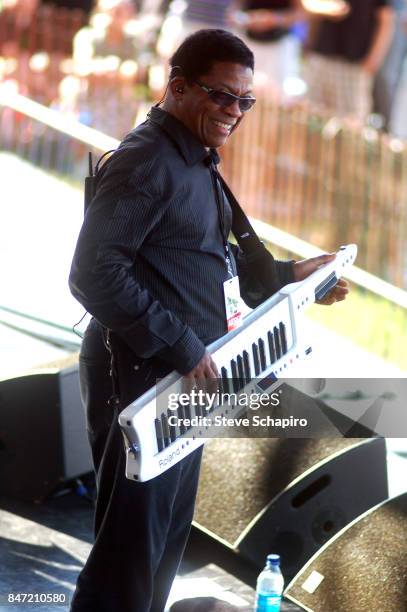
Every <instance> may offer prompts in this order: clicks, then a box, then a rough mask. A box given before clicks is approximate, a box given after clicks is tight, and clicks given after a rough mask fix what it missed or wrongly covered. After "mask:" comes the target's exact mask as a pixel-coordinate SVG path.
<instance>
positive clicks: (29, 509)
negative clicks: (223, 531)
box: [0, 440, 407, 612]
mask: <svg viewBox="0 0 407 612" xmlns="http://www.w3.org/2000/svg"><path fill="white" fill-rule="evenodd" d="M404 446H406V444H405V441H404ZM391 448H393V449H395V450H398V453H399V454H395V453H394V452H392V451H391V450H390V449H391ZM388 449H389V453H388V472H389V490H390V496H391V497H394V496H395V495H398V494H399V493H401V492H403V491H406V490H407V479H406V478H405V474H406V466H407V463H406V462H407V453H406V454H404V456H402V455H400V452H401V453H403V444H402V442H401V441H397V440H391V441H389V443H388ZM92 522H93V505H92V503H91V502H90V501H89V500H88V499H86V498H85V497H83V496H81V495H79V494H78V493H77V492H75V491H73V490H72V489H66V490H65V491H61V492H60V494H59V495H58V496H54V497H53V498H51V499H49V500H48V501H46V502H44V503H43V504H35V503H30V502H23V501H19V500H16V499H10V498H4V497H3V498H0V576H1V581H0V612H11V611H14V612H17V611H20V610H21V612H39V611H41V612H65V611H67V610H68V609H69V606H68V603H67V602H69V600H70V598H71V596H72V593H73V590H74V587H75V581H76V577H77V575H78V573H79V571H80V570H81V567H82V566H83V563H84V561H85V559H86V557H87V555H88V554H89V551H90V549H91V543H92ZM257 573H258V572H257V570H254V569H253V568H252V566H250V565H249V564H247V563H246V562H245V561H243V560H242V559H239V558H238V557H236V556H235V555H234V554H233V553H231V552H230V551H229V550H227V549H226V548H224V547H223V546H222V545H221V544H219V543H218V542H216V541H214V540H212V539H210V538H208V537H207V536H206V535H204V534H202V533H201V532H199V531H198V530H196V529H193V531H192V533H191V537H190V540H189V544H188V547H187V550H186V553H185V557H184V560H183V563H182V565H181V568H180V571H179V575H178V576H177V579H176V581H175V583H174V586H173V591H172V592H171V596H170V601H169V603H173V602H174V601H176V600H179V599H183V598H184V597H191V595H195V596H203V595H205V596H213V597H217V598H220V599H223V600H224V601H226V602H229V603H230V604H234V605H235V606H237V607H238V609H239V610H241V611H242V612H243V611H247V612H248V611H249V610H251V609H252V605H253V597H254V589H253V587H254V585H255V580H256V575H257ZM10 593H32V594H38V595H39V594H41V593H52V594H58V595H60V596H63V597H64V598H65V601H66V603H65V604H59V605H52V604H46V603H44V604H36V605H32V606H30V605H29V604H24V605H23V604H14V605H7V596H8V594H10ZM289 610H290V611H293V612H294V611H295V610H300V608H298V607H296V606H295V605H294V604H292V603H289V602H284V605H283V607H282V611H283V612H285V611H289Z"/></svg>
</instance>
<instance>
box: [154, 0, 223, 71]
mask: <svg viewBox="0 0 407 612" xmlns="http://www.w3.org/2000/svg"><path fill="white" fill-rule="evenodd" d="M232 3H233V0H186V1H184V2H179V1H177V0H174V1H173V2H171V3H170V4H169V7H168V10H167V14H166V18H165V21H164V23H163V27H162V29H161V32H160V36H159V39H158V43H157V50H158V53H159V55H160V56H161V57H162V58H163V59H167V58H169V57H170V56H171V55H172V54H173V52H174V51H175V49H176V48H177V47H178V46H179V44H180V43H181V42H182V40H184V38H186V37H187V36H189V35H190V34H193V33H194V32H196V31H197V30H203V29H207V28H220V29H228V12H229V10H230V8H231V6H232ZM229 29H230V28H229Z"/></svg>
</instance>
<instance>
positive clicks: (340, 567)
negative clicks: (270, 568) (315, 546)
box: [285, 471, 407, 612]
mask: <svg viewBox="0 0 407 612" xmlns="http://www.w3.org/2000/svg"><path fill="white" fill-rule="evenodd" d="M374 478H375V473H374V471H372V473H371V479H372V480H374ZM406 543H407V493H403V495H400V496H399V497H395V498H393V499H391V500H387V501H386V502H383V503H382V504H380V505H379V506H377V507H376V508H373V509H370V510H368V511H367V512H366V513H365V514H363V516H361V517H359V518H358V519H356V520H355V521H354V522H352V523H351V524H350V525H348V526H347V527H345V529H343V530H342V531H340V532H339V533H338V534H337V535H336V536H335V537H333V538H332V540H330V541H329V542H328V543H327V544H326V545H325V546H323V547H322V548H321V550H320V551H319V552H318V553H317V554H316V555H315V556H314V557H312V559H311V560H310V561H309V563H307V564H306V566H305V567H304V568H302V570H301V571H300V573H299V574H297V576H295V578H294V580H293V581H292V582H291V584H289V585H288V587H287V589H286V592H285V595H286V597H288V599H290V600H291V601H293V602H296V603H297V604H299V605H300V606H301V607H302V608H304V609H305V610H311V611H313V612H343V611H344V610H349V611H352V612H376V611H379V610H382V611H383V612H406V611H407V544H406Z"/></svg>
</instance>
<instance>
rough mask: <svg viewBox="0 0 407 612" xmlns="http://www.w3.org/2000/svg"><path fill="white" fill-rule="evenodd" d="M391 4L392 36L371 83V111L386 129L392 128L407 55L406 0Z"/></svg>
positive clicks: (397, 0) (394, 1)
mask: <svg viewBox="0 0 407 612" xmlns="http://www.w3.org/2000/svg"><path fill="white" fill-rule="evenodd" d="M391 4H392V6H393V9H394V32H393V38H392V41H391V44H390V47H389V49H388V51H387V55H386V57H385V58H384V61H383V63H382V65H381V67H380V68H379V71H378V72H377V73H376V75H375V79H374V85H373V112H374V113H377V114H378V115H380V116H381V118H382V124H383V125H382V127H383V129H384V130H386V131H391V128H392V125H391V123H392V115H393V110H394V106H395V101H396V95H397V89H398V86H399V83H400V79H401V76H402V72H403V64H404V59H405V57H406V56H407V1H406V0H392V3H391Z"/></svg>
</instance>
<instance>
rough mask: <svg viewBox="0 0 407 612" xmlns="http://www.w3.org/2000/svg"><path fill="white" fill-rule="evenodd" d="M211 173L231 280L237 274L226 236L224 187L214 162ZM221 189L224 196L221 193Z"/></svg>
mask: <svg viewBox="0 0 407 612" xmlns="http://www.w3.org/2000/svg"><path fill="white" fill-rule="evenodd" d="M209 171H210V173H211V179H212V184H213V189H214V191H215V200H216V207H217V209H218V218H219V226H220V231H221V234H222V239H223V248H224V251H225V262H226V267H227V271H228V276H229V278H233V277H234V276H235V273H234V272H233V266H232V259H231V256H230V248H229V244H228V240H227V238H228V237H227V236H226V230H225V196H224V193H223V190H222V186H221V184H220V183H219V181H218V172H217V170H216V167H215V165H214V164H213V162H212V163H211V164H210V166H209ZM220 189H221V194H222V195H221V194H220V192H219V190H220Z"/></svg>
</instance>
